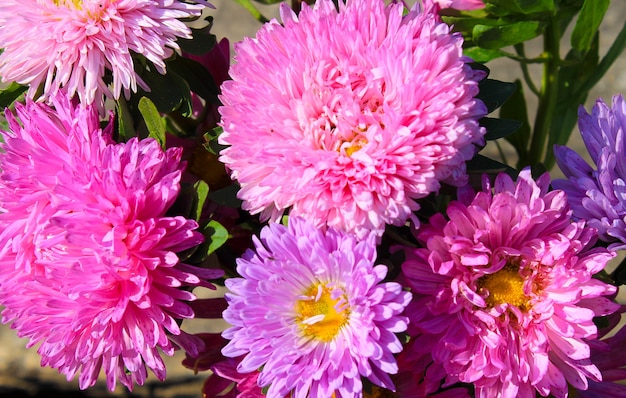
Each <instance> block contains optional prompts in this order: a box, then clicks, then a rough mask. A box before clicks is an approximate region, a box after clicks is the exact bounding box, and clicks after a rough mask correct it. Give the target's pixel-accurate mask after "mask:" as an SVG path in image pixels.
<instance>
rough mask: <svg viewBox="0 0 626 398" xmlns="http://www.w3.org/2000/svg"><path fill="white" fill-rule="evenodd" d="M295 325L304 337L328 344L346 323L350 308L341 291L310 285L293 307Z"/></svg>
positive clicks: (323, 285) (327, 286)
mask: <svg viewBox="0 0 626 398" xmlns="http://www.w3.org/2000/svg"><path fill="white" fill-rule="evenodd" d="M295 312H296V323H297V324H298V326H299V327H300V330H301V331H302V333H303V335H304V336H306V337H310V338H314V339H317V340H321V341H323V342H326V343H327V342H329V341H331V340H332V339H334V338H335V336H336V335H337V334H338V333H339V330H340V329H341V328H342V327H343V326H344V325H345V324H346V323H347V322H348V318H349V316H350V308H349V306H348V304H347V299H346V296H345V294H344V292H343V289H340V288H337V287H330V286H329V285H327V284H322V283H315V284H313V285H311V286H310V287H309V288H308V289H307V290H306V291H305V292H303V294H302V296H301V298H300V299H299V300H297V301H296V305H295Z"/></svg>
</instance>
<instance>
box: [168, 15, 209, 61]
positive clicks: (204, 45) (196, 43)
mask: <svg viewBox="0 0 626 398" xmlns="http://www.w3.org/2000/svg"><path fill="white" fill-rule="evenodd" d="M209 19H210V20H209V26H208V27H203V28H201V29H191V35H192V38H191V39H183V38H179V39H178V40H177V41H176V43H177V44H178V45H179V46H180V49H181V50H182V51H183V52H186V53H189V54H194V55H203V54H206V53H208V52H209V51H211V50H212V49H213V47H215V44H217V38H216V37H215V35H214V34H212V33H211V25H212V24H213V18H212V17H209Z"/></svg>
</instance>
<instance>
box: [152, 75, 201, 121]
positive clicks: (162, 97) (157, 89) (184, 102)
mask: <svg viewBox="0 0 626 398" xmlns="http://www.w3.org/2000/svg"><path fill="white" fill-rule="evenodd" d="M141 78H142V79H143V81H145V82H146V84H147V85H148V87H150V91H149V92H145V91H143V90H140V95H143V96H145V97H148V98H150V100H152V102H154V105H155V106H156V107H157V109H158V110H159V112H161V113H170V112H172V111H175V110H178V111H180V112H181V113H182V114H183V116H185V117H187V116H190V115H191V91H190V89H189V85H188V84H187V82H186V81H185V79H183V78H182V77H180V76H179V75H178V74H177V73H175V72H172V71H168V73H167V74H166V75H162V74H160V73H158V72H156V71H147V72H145V73H142V74H141Z"/></svg>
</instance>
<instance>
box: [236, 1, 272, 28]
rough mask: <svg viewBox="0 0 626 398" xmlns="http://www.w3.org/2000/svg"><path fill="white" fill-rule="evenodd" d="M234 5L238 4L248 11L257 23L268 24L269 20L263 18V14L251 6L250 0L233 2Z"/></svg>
mask: <svg viewBox="0 0 626 398" xmlns="http://www.w3.org/2000/svg"><path fill="white" fill-rule="evenodd" d="M235 2H236V3H239V5H241V6H242V7H243V8H245V9H246V10H248V12H249V13H250V14H252V16H253V17H254V18H255V19H256V20H257V21H259V22H261V23H266V22H269V19H267V18H265V17H264V16H263V14H261V12H260V11H259V10H257V8H256V7H255V6H254V4H252V2H251V1H250V0H235Z"/></svg>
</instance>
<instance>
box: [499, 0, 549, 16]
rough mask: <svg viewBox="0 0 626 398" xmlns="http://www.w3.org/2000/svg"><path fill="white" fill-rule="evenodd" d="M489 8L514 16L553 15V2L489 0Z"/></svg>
mask: <svg viewBox="0 0 626 398" xmlns="http://www.w3.org/2000/svg"><path fill="white" fill-rule="evenodd" d="M489 4H490V5H491V6H496V7H500V8H502V9H504V10H507V11H509V12H512V13H516V14H524V15H529V14H553V13H554V12H555V6H554V0H490V1H489Z"/></svg>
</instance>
